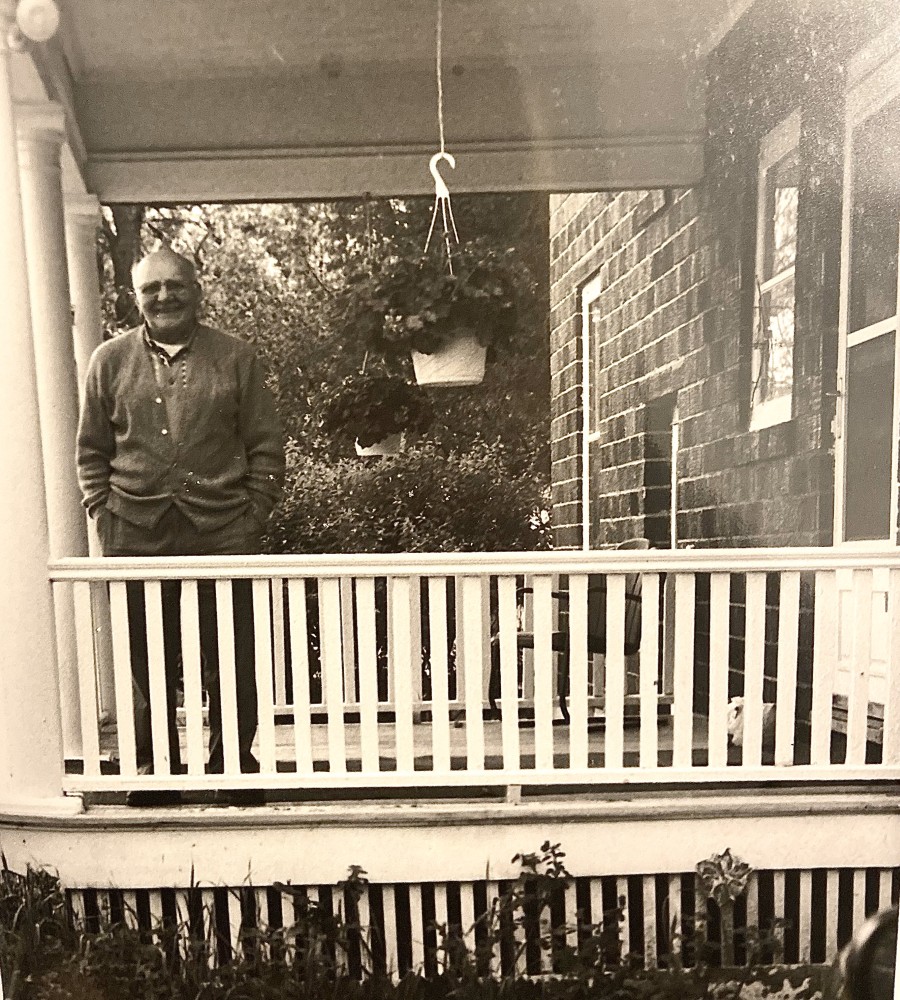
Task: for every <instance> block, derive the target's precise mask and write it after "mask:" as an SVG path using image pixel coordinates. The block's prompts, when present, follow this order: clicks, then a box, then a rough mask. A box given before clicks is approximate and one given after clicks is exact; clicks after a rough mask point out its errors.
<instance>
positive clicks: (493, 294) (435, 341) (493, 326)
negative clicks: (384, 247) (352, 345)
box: [341, 241, 533, 385]
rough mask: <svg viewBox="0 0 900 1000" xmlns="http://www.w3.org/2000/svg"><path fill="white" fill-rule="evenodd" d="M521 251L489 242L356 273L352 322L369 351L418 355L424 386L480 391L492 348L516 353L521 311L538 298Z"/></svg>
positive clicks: (347, 311) (348, 312) (348, 300)
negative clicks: (448, 258) (449, 262)
mask: <svg viewBox="0 0 900 1000" xmlns="http://www.w3.org/2000/svg"><path fill="white" fill-rule="evenodd" d="M532 292H533V288H532V283H531V279H530V276H529V275H528V274H527V273H526V272H525V271H524V269H523V268H522V264H521V258H520V257H519V255H517V254H516V253H515V251H514V250H498V249H496V248H495V247H491V246H489V245H487V244H486V243H484V242H480V241H474V242H473V243H471V244H467V245H465V246H459V247H457V248H456V249H455V250H454V254H453V273H450V271H449V269H448V267H447V262H446V257H445V256H443V255H442V254H440V253H434V254H432V255H431V256H429V257H425V258H423V259H421V260H416V259H414V258H407V257H399V256H391V257H388V258H385V259H383V260H381V261H378V262H373V263H372V264H367V266H366V268H365V270H363V269H362V268H360V270H359V271H358V272H357V273H356V274H354V275H353V277H352V279H351V281H350V282H349V283H348V285H347V290H346V292H345V293H344V296H343V300H342V302H341V307H342V309H341V312H342V318H343V322H344V324H345V325H346V326H347V327H348V329H350V330H352V332H353V334H354V335H355V336H356V337H357V339H358V340H360V341H362V345H363V346H364V347H365V348H366V349H367V350H369V351H371V352H373V353H376V354H379V355H381V356H382V357H385V358H390V359H392V360H397V359H399V358H400V357H401V356H402V355H404V354H406V353H409V354H411V355H412V359H413V365H414V369H415V373H416V381H417V382H418V383H419V384H420V385H476V384H477V383H479V382H481V381H482V379H483V378H484V374H485V362H486V358H487V349H488V348H493V349H495V350H494V353H496V354H498V355H499V353H500V352H501V351H503V350H515V341H516V335H517V333H518V331H519V328H520V326H519V322H518V317H519V307H520V304H521V303H524V302H526V301H527V300H528V299H529V298H530V296H531V295H532Z"/></svg>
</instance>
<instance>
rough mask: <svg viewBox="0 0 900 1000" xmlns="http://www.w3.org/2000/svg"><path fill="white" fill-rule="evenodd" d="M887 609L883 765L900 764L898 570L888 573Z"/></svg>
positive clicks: (899, 606)
mask: <svg viewBox="0 0 900 1000" xmlns="http://www.w3.org/2000/svg"><path fill="white" fill-rule="evenodd" d="M889 586H890V591H889V595H888V607H889V611H890V619H889V621H890V626H889V627H890V641H889V646H888V663H890V664H891V669H890V670H889V671H888V688H887V691H888V694H887V699H886V702H885V706H884V734H883V741H882V760H883V761H884V763H885V764H897V763H900V667H898V664H900V570H896V569H894V570H891V572H890V583H889Z"/></svg>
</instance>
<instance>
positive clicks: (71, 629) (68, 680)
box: [15, 102, 88, 756]
mask: <svg viewBox="0 0 900 1000" xmlns="http://www.w3.org/2000/svg"><path fill="white" fill-rule="evenodd" d="M15 111H16V126H17V134H18V150H19V171H20V180H21V196H22V214H23V222H24V233H25V259H26V262H27V273H28V287H29V294H30V301H31V329H32V333H33V337H34V355H35V362H36V366H37V368H36V370H37V392H38V408H39V412H40V422H41V438H42V441H43V456H44V481H45V484H46V490H47V521H48V529H49V540H50V557H51V558H52V559H55V558H60V557H62V556H86V555H87V553H88V541H87V521H86V518H85V511H84V508H83V507H82V505H81V494H80V491H79V489H78V482H77V479H76V476H75V432H76V429H77V427H78V382H77V378H76V375H75V347H74V342H73V340H72V305H71V297H70V295H69V277H68V269H67V264H66V237H65V215H64V210H63V193H62V166H61V163H60V153H61V150H62V144H63V142H64V140H65V117H64V115H63V112H62V109H61V108H59V107H58V106H57V105H55V104H51V103H50V102H46V103H43V104H19V105H17V106H16V108H15ZM54 598H55V600H54V605H55V619H56V637H57V657H58V664H59V683H60V694H61V698H62V723H63V745H64V748H65V752H66V756H77V755H79V753H80V736H81V734H80V726H79V723H78V719H79V713H78V661H77V655H76V646H75V609H74V606H73V603H72V598H71V591H70V590H69V589H68V588H66V589H60V588H58V589H57V590H56V591H55V593H54Z"/></svg>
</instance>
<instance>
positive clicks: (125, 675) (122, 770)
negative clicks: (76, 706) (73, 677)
mask: <svg viewBox="0 0 900 1000" xmlns="http://www.w3.org/2000/svg"><path fill="white" fill-rule="evenodd" d="M126 586H127V585H126V584H125V582H124V581H121V580H113V581H112V582H111V583H110V585H109V616H110V628H111V631H112V654H113V678H114V681H115V688H116V729H117V732H118V744H119V774H120V775H121V776H122V777H123V778H131V777H133V776H134V775H135V774H137V761H136V759H135V743H134V700H133V690H132V680H131V644H130V641H129V633H128V598H127V592H126V589H125V588H126Z"/></svg>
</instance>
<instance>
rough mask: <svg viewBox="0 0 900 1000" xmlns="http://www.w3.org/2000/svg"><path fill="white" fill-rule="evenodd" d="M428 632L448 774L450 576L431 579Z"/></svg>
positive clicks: (438, 737) (437, 732) (437, 748)
mask: <svg viewBox="0 0 900 1000" xmlns="http://www.w3.org/2000/svg"><path fill="white" fill-rule="evenodd" d="M428 636H429V648H430V649H431V747H432V754H433V759H434V770H435V771H437V772H439V773H441V774H446V773H448V772H449V770H450V695H449V681H450V672H449V671H450V665H449V660H448V656H447V578H446V577H443V576H439V577H431V578H430V579H429V580H428ZM420 894H421V889H420ZM410 905H412V904H411V903H410ZM423 954H424V953H423Z"/></svg>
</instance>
